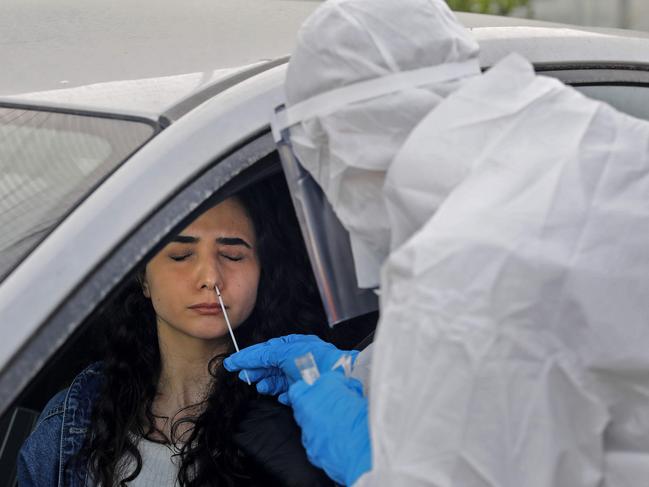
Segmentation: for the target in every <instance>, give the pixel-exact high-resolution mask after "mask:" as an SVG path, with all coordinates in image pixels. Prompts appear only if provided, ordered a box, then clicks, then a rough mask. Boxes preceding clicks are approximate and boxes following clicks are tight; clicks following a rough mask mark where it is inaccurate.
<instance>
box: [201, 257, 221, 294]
mask: <svg viewBox="0 0 649 487" xmlns="http://www.w3.org/2000/svg"><path fill="white" fill-rule="evenodd" d="M198 285H199V287H200V288H201V289H204V288H206V289H211V290H213V291H215V287H216V286H218V287H219V289H222V288H223V274H222V272H221V269H220V268H219V265H218V263H217V262H216V261H215V260H212V259H206V260H205V262H203V263H201V269H200V274H199V278H198Z"/></svg>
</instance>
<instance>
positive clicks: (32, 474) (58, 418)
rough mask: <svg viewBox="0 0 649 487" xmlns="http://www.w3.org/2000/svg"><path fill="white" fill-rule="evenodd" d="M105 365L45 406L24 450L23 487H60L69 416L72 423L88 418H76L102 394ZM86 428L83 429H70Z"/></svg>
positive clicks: (85, 373) (95, 367) (84, 375)
mask: <svg viewBox="0 0 649 487" xmlns="http://www.w3.org/2000/svg"><path fill="white" fill-rule="evenodd" d="M102 368H103V367H102V364H101V363H100V362H97V363H94V364H91V365H90V366H88V367H86V368H85V369H84V370H83V371H82V372H81V373H79V374H78V375H77V376H76V377H75V378H74V380H73V381H72V383H71V384H70V386H69V387H67V388H65V389H63V390H61V391H59V392H57V393H56V394H55V395H54V396H53V397H52V398H51V399H50V400H49V401H48V403H47V404H46V405H45V407H44V408H43V411H42V412H41V415H40V416H39V418H38V420H37V421H36V427H35V428H34V430H33V431H32V433H31V434H30V435H29V437H28V438H27V440H25V443H23V446H22V448H21V449H20V454H19V457H18V479H19V483H18V484H19V485H21V486H23V485H48V486H49V485H57V483H58V479H57V477H58V467H57V466H58V464H59V457H60V448H61V440H62V434H63V429H64V428H63V422H64V418H65V417H66V412H71V413H72V414H69V415H67V416H69V417H70V418H72V421H76V419H75V418H80V417H81V418H87V417H89V415H88V414H76V413H77V412H78V410H79V408H81V407H85V405H86V404H88V405H90V404H91V403H92V401H93V400H94V397H95V396H96V392H97V391H98V390H99V387H100V384H101V377H102V375H101V374H102V372H101V371H102ZM70 426H82V425H70Z"/></svg>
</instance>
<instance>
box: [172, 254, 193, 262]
mask: <svg viewBox="0 0 649 487" xmlns="http://www.w3.org/2000/svg"><path fill="white" fill-rule="evenodd" d="M191 255H192V254H191V252H190V253H187V254H182V255H170V256H169V257H170V258H171V259H173V260H175V261H176V262H180V261H183V260H185V259H186V258H187V257H190V256H191Z"/></svg>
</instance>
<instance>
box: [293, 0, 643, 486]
mask: <svg viewBox="0 0 649 487" xmlns="http://www.w3.org/2000/svg"><path fill="white" fill-rule="evenodd" d="M327 5H328V4H325V7H323V8H321V9H320V10H318V12H317V13H316V14H315V15H314V18H313V19H314V20H312V21H308V22H307V24H306V26H305V28H306V30H305V29H303V31H302V33H301V37H300V39H299V41H298V47H297V50H296V55H294V59H293V60H292V61H291V68H290V70H289V74H288V78H287V98H288V100H289V104H290V103H292V102H302V105H304V103H305V102H304V100H308V99H309V97H314V96H315V97H316V98H317V96H322V95H321V94H322V93H324V91H325V90H326V89H335V88H338V87H339V86H347V85H352V86H353V84H354V83H356V84H357V85H359V84H360V83H359V81H360V82H361V83H362V82H363V81H362V80H366V79H367V77H368V76H370V75H371V74H367V73H365V72H364V74H363V75H362V76H355V70H356V69H361V68H362V67H364V66H365V64H366V63H365V62H364V60H366V59H374V57H375V56H376V53H377V52H378V53H379V55H380V56H384V53H385V52H389V55H388V56H386V59H390V61H389V65H395V66H402V64H401V61H400V59H401V58H402V57H403V58H406V59H409V60H410V61H411V62H410V64H408V65H407V67H406V68H402V69H408V70H414V69H417V68H420V67H422V65H423V64H424V63H422V62H421V61H419V62H418V59H417V57H416V56H413V55H412V52H411V50H412V49H413V47H412V46H419V52H425V53H426V54H427V56H429V58H428V59H427V60H426V61H425V63H426V65H428V64H431V63H437V64H435V65H442V66H443V65H444V64H446V63H448V62H449V61H454V60H456V58H455V57H454V55H455V53H456V52H457V50H456V49H454V48H453V46H456V45H458V43H459V45H463V46H471V45H472V44H471V42H470V41H469V40H467V39H468V37H467V36H468V34H467V33H466V32H464V31H462V28H461V27H460V26H459V24H457V23H456V21H455V20H454V19H453V17H452V14H450V12H448V10H447V8H446V6H445V4H444V3H443V2H442V1H441V0H439V1H438V0H427V1H426V0H400V1H394V0H372V1H370V0H367V1H364V0H348V1H340V2H333V3H330V4H329V6H327ZM357 5H360V6H361V7H362V8H357V7H356V6H357ZM367 5H370V6H371V8H369V7H368V8H364V7H365V6H367ZM420 10H421V11H425V12H427V13H429V14H430V15H419V12H420ZM350 12H352V13H350ZM382 19H383V20H382ZM423 19H425V20H423ZM439 19H443V21H440V20H439ZM419 21H421V22H429V23H431V27H430V28H428V29H426V28H424V27H421V28H417V27H416V24H418V23H419ZM411 24H412V25H411ZM388 25H389V26H390V29H388V28H387V27H386V26H388ZM350 26H351V27H350ZM354 29H356V33H355V34H354ZM394 31H396V32H401V33H404V35H407V37H408V42H407V43H406V42H401V43H400V42H396V44H393V40H392V38H393V32H394ZM343 33H344V34H343ZM354 35H355V36H356V37H357V39H356V40H354V39H353V36H354ZM350 36H352V38H351V39H350ZM329 37H331V38H333V40H331V41H330V42H322V44H326V45H327V47H326V48H325V49H327V52H328V53H329V54H328V55H323V56H321V57H318V55H317V49H316V48H315V47H313V46H316V44H317V43H316V42H315V40H316V39H321V40H322V39H327V38H329ZM366 39H371V43H370V42H368V43H367V45H366V44H364V43H363V42H364V41H363V40H366ZM458 39H460V41H458ZM303 44H304V45H306V46H307V48H306V50H305V51H304V57H300V53H301V52H302V51H301V48H302V47H301V46H302V45H303ZM345 46H350V47H349V51H350V52H352V51H353V52H354V53H355V57H352V56H351V54H348V55H346V57H340V56H338V57H337V56H336V53H339V52H342V53H345V52H347V48H345ZM374 46H381V48H380V49H377V48H375V47H374ZM423 46H426V48H423ZM364 48H367V49H368V53H365V52H364V51H363V49H364ZM390 49H392V50H390ZM312 50H315V51H314V52H312ZM466 52H467V53H468V54H467V56H468V57H469V58H474V57H475V55H476V53H475V51H474V50H470V49H468V50H467V51H466ZM433 53H435V54H434V55H433ZM307 58H308V59H307ZM294 60H296V61H297V64H294V62H293V61H294ZM327 62H329V63H330V64H327ZM323 63H324V64H323ZM357 65H360V66H361V68H358V67H357ZM319 69H321V72H320V71H319ZM392 72H394V71H389V73H392ZM469 74H470V73H465V76H466V79H464V80H463V81H460V82H454V83H448V82H447V83H432V84H430V85H428V86H426V88H412V87H406V88H404V87H403V86H399V85H396V86H398V87H399V89H400V90H401V91H399V92H398V93H392V94H390V95H387V96H386V95H382V96H378V95H377V96H376V97H374V98H371V99H363V100H362V101H361V102H354V103H351V102H350V103H351V104H349V105H348V106H347V105H343V107H342V108H341V107H340V106H339V105H336V103H333V102H332V101H331V100H332V99H330V100H329V103H328V104H327V105H326V106H328V107H329V108H328V109H327V110H325V111H320V112H318V113H316V114H315V115H313V116H312V117H310V118H305V120H304V121H303V122H302V123H301V125H300V126H299V127H297V129H296V128H294V129H292V130H291V133H292V134H293V144H294V147H295V151H296V154H297V155H298V157H299V158H300V161H301V162H302V164H303V165H304V166H305V167H306V168H307V169H308V170H309V171H310V172H311V173H312V174H313V176H314V178H315V179H316V180H317V181H318V182H319V183H320V185H321V186H322V187H323V189H324V190H325V192H326V193H327V196H328V197H329V198H330V201H331V202H332V204H333V206H334V209H335V211H336V212H337V214H338V215H339V216H340V218H341V221H342V222H343V224H345V225H346V226H347V227H348V228H349V230H350V233H351V236H352V241H354V239H356V240H357V243H358V242H359V241H360V242H362V245H357V246H356V248H355V252H354V257H355V259H356V258H357V255H359V254H362V255H368V254H369V255H370V256H372V258H373V260H374V262H375V263H376V262H382V261H383V260H384V257H385V255H386V254H387V253H389V252H391V253H390V255H389V258H388V259H387V263H386V265H385V266H384V267H383V269H382V273H381V293H382V294H381V319H380V322H379V326H378V329H377V336H376V340H375V344H374V349H373V357H374V360H373V370H372V377H371V391H372V395H371V398H370V430H371V435H372V449H373V452H372V453H373V470H372V471H370V472H368V473H367V474H365V475H364V476H362V477H361V478H360V479H359V481H358V482H357V485H359V486H381V487H383V486H402V485H403V486H420V485H421V486H436V487H451V486H453V487H456V486H458V487H478V486H480V487H486V486H489V487H505V486H506V487H521V486H524V487H537V486H538V487H550V486H552V487H563V486H566V487H586V486H589V487H590V486H592V487H596V486H606V487H613V486H615V487H643V486H646V485H649V480H648V479H649V324H648V323H649V320H648V319H647V316H649V299H648V298H649V205H648V204H647V201H648V200H649V196H647V195H649V123H647V122H644V121H640V120H637V119H634V118H632V117H629V116H626V115H624V114H621V113H619V112H617V111H615V110H613V109H612V108H610V107H608V106H607V105H605V104H603V103H600V102H596V101H593V100H589V99H587V98H585V97H583V96H581V95H580V94H579V93H577V92H576V91H575V90H573V89H571V88H569V87H566V86H564V85H562V84H561V83H560V82H558V81H556V80H553V79H550V78H545V77H539V76H536V75H535V74H534V73H533V70H532V67H531V66H530V65H529V63H527V61H525V60H524V59H522V58H520V57H518V56H511V57H509V58H507V59H505V60H503V61H502V62H501V63H499V64H498V65H497V66H495V67H494V68H492V69H491V70H490V71H489V72H488V73H487V74H485V75H483V76H476V77H469ZM375 76H382V77H383V78H389V77H390V76H391V75H387V76H386V75H385V74H384V73H383V72H381V71H379V70H377V72H376V74H375ZM462 77H463V76H457V77H456V79H457V78H462ZM321 79H322V80H324V81H323V82H320V80H321ZM365 83H367V82H366V81H365ZM300 84H305V85H306V86H300V88H299V90H298V88H297V87H298V85H300ZM406 85H407V83H406ZM312 86H315V89H313V90H312V89H311V87H312ZM365 86H367V85H365ZM438 86H443V87H444V88H443V89H440V90H436V89H435V88H436V87H438ZM431 88H432V89H431ZM296 90H297V91H296ZM300 90H301V91H300ZM360 91H362V90H360ZM297 92H299V93H300V94H299V95H298V96H296V97H292V94H294V93H297ZM425 92H428V93H432V94H433V97H432V98H431V100H432V101H431V102H430V103H429V104H428V105H426V106H425V107H422V108H421V110H417V109H416V108H417V107H416V105H417V103H416V102H414V103H413V104H412V106H413V109H412V111H410V110H409V107H410V105H408V104H406V103H405V102H406V101H407V100H409V98H408V96H409V95H410V94H413V93H416V94H418V95H419V94H422V95H423V94H425ZM340 93H343V92H340ZM346 93H347V94H348V93H349V91H348V92H346ZM402 95H403V98H400V97H401V96H402ZM435 95H436V96H435ZM356 96H359V97H362V95H359V94H358V93H356ZM342 98H344V96H343V97H342ZM350 99H353V97H351V98H349V99H347V100H346V102H349V100H350ZM397 100H401V102H402V103H404V108H403V111H404V112H405V113H412V116H409V117H406V118H402V110H401V106H400V105H399V104H398V103H397ZM316 105H319V108H320V110H322V104H316ZM332 107H333V108H332ZM375 107H376V108H375ZM424 109H428V112H427V115H426V114H425V115H426V116H424V115H422V114H421V112H422V111H423V110H424ZM315 111H316V112H317V110H315ZM306 112H308V110H307V111H306ZM296 118H297V119H299V118H300V117H296ZM401 122H403V125H402V126H400V125H399V124H400V123H401ZM415 125H416V127H415ZM413 128H414V130H413ZM393 134H397V136H395V137H391V135H393ZM379 149H380V150H379ZM359 183H363V184H361V185H360V186H359V190H358V191H357V185H359ZM384 215H387V216H389V218H387V219H386V218H385V216H384ZM386 220H387V222H388V223H387V224H386V223H385V222H386ZM368 242H371V243H372V246H370V245H369V244H368ZM359 247H362V248H360V251H359V254H357V252H356V251H357V250H359ZM371 261H372V259H367V260H366V261H365V263H368V262H371ZM356 265H357V270H358V269H359V267H361V268H362V269H365V270H367V268H365V267H363V266H359V262H358V261H357V262H356ZM370 274H371V273H367V274H366V275H367V276H369V275H370Z"/></svg>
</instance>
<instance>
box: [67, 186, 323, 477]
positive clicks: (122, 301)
mask: <svg viewBox="0 0 649 487" xmlns="http://www.w3.org/2000/svg"><path fill="white" fill-rule="evenodd" d="M235 197H236V198H238V200H239V201H240V202H241V203H242V204H243V206H244V208H245V209H246V211H247V213H248V215H249V216H250V218H251V220H252V223H253V226H254V228H255V232H256V236H257V252H258V257H259V261H260V266H261V274H260V281H259V288H258V293H257V300H256V304H255V308H254V310H253V312H252V314H251V315H250V317H249V318H248V319H247V320H246V321H245V322H244V323H242V324H241V325H240V326H239V327H238V328H237V341H238V342H239V344H240V345H241V346H242V347H244V346H248V345H251V344H254V343H258V342H261V341H265V340H267V339H269V338H272V337H276V336H281V335H285V334H288V333H314V334H317V335H319V336H321V337H323V338H325V339H326V338H328V336H329V333H328V328H327V326H326V320H325V317H324V311H323V309H322V304H321V301H320V299H319V295H318V292H317V287H316V285H315V282H314V279H313V275H312V274H311V270H310V264H309V260H308V257H307V254H306V251H305V248H304V244H303V241H302V238H301V235H300V233H299V227H298V225H297V220H296V218H295V214H294V212H293V208H292V205H291V203H290V199H289V198H290V196H289V193H288V189H287V187H286V183H285V182H284V180H283V175H282V174H278V175H275V176H272V177H270V178H267V179H265V180H263V181H261V182H260V183H257V184H255V185H253V186H251V187H248V188H246V189H244V190H242V191H240V192H238V193H237V194H236V195H235ZM140 278H141V275H140ZM114 303H116V305H115V306H112V307H110V308H109V309H110V314H109V316H108V318H107V324H108V326H107V329H108V330H109V334H108V346H107V349H106V357H105V359H104V361H103V375H104V383H103V389H102V391H101V392H100V394H99V397H98V398H97V400H96V401H95V403H94V406H93V413H92V419H91V426H90V428H89V431H88V433H87V434H86V439H85V442H84V445H83V447H82V449H81V451H80V453H79V455H78V456H77V457H76V458H75V461H76V462H84V463H85V464H86V465H87V468H88V471H89V474H90V476H91V477H92V478H93V479H94V480H95V482H97V483H98V484H100V485H102V486H114V485H119V486H120V487H125V486H126V485H127V483H128V482H129V481H132V480H133V479H135V478H136V477H137V475H138V474H139V473H140V471H141V469H142V457H141V456H140V453H139V451H138V448H137V439H138V438H141V437H145V438H149V437H150V436H151V435H152V433H154V432H157V430H156V428H155V422H154V420H155V417H154V414H153V412H152V404H153V401H154V398H155V395H156V390H157V383H158V379H159V376H160V367H161V366H160V351H159V348H158V341H157V329H156V319H155V313H154V310H153V307H152V305H151V302H150V300H149V299H147V298H145V297H144V296H143V293H142V288H141V286H140V284H139V281H138V279H137V278H136V279H132V281H131V282H129V283H128V285H127V286H126V287H125V288H124V289H123V290H122V292H120V293H119V296H117V297H116V298H115V300H114ZM115 308H117V309H115ZM232 351H233V350H230V351H229V352H228V353H225V354H223V355H219V356H216V357H213V358H212V360H211V361H210V363H209V364H208V365H207V366H208V369H209V372H210V374H211V375H212V377H213V381H212V385H211V390H210V392H209V393H208V396H207V398H206V399H205V401H204V402H203V403H202V404H201V405H199V406H202V408H201V410H202V411H203V412H202V413H200V414H199V415H198V416H197V417H190V418H184V419H181V420H178V421H176V422H174V424H173V428H176V427H177V426H178V424H179V423H180V422H190V423H192V424H191V428H190V433H189V437H188V440H187V441H185V442H184V443H182V446H181V449H180V453H179V455H180V459H181V462H180V470H179V473H178V482H179V484H180V485H181V486H183V487H198V486H200V487H203V486H233V485H257V483H256V482H255V479H254V478H252V475H251V472H252V471H254V469H252V468H250V460H249V459H247V458H246V457H245V455H244V454H243V453H242V452H241V451H240V450H239V449H238V448H237V446H236V445H235V443H234V441H233V433H234V431H235V429H236V426H237V424H238V421H239V420H240V416H241V410H242V408H243V406H244V404H245V402H246V401H248V400H249V399H251V398H252V397H254V396H256V391H255V390H254V387H253V388H251V387H249V386H248V385H246V384H245V383H243V382H241V381H240V380H239V379H238V378H237V377H236V375H234V374H230V373H228V372H227V371H226V370H225V369H224V368H223V366H222V361H223V359H224V358H225V357H226V356H227V355H229V354H230V353H231V352H232ZM172 431H173V429H172ZM172 436H173V435H172ZM128 457H130V458H131V460H132V462H130V465H135V469H133V470H132V471H129V472H123V471H120V470H123V467H122V466H123V465H124V462H123V459H125V458H128ZM131 468H132V467H131ZM75 470H76V469H75ZM120 479H121V480H120Z"/></svg>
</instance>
